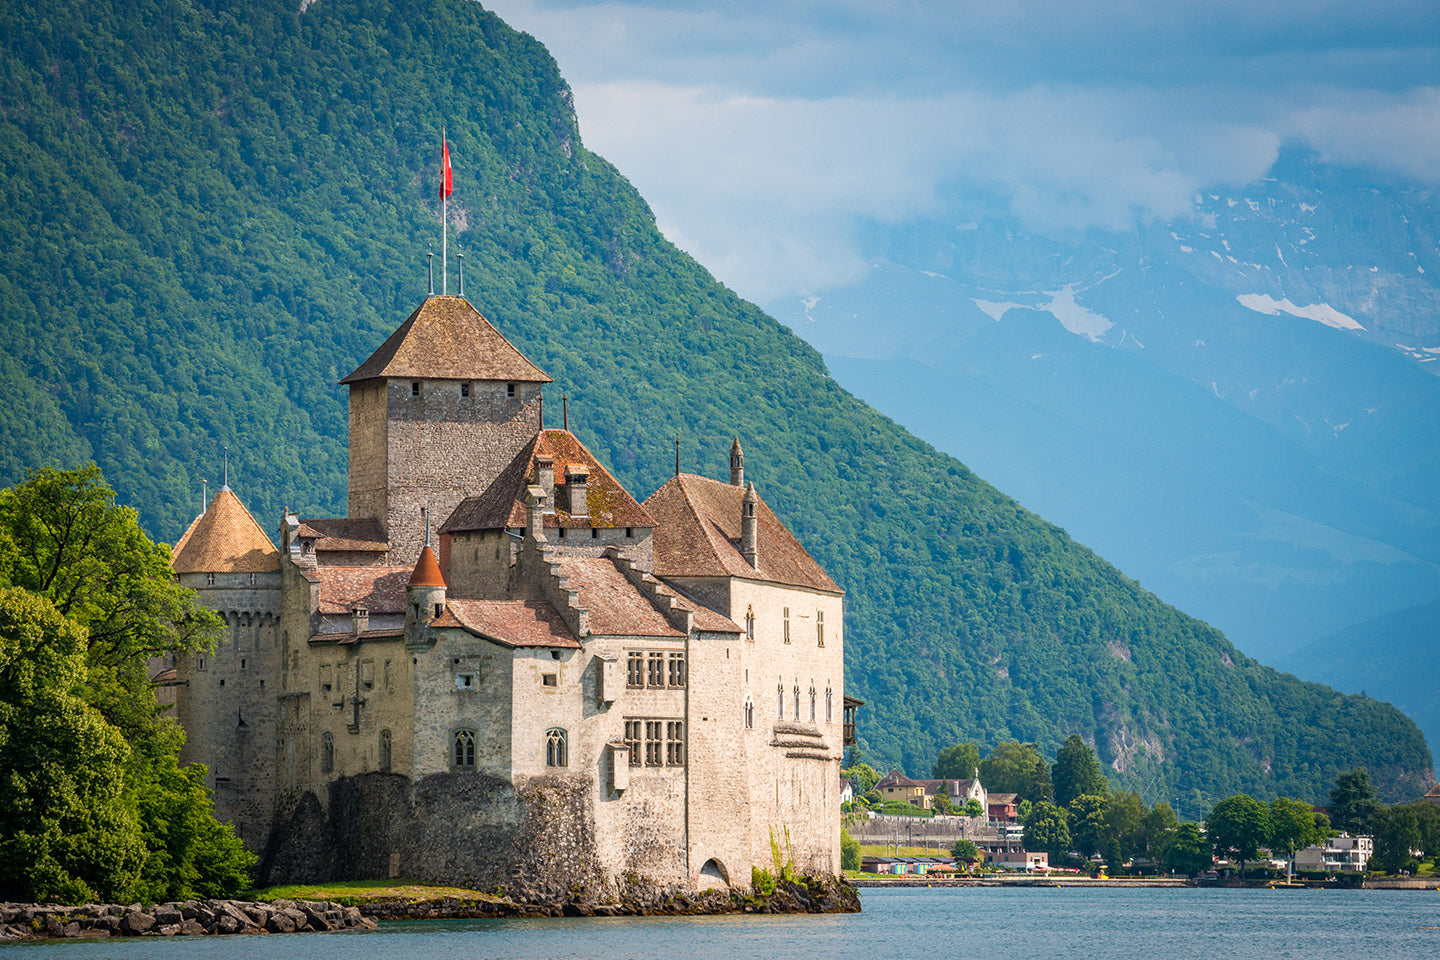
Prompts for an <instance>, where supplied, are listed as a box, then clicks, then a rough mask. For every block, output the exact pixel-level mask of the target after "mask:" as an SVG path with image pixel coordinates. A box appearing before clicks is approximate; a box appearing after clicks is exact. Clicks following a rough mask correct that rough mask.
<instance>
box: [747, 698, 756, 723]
mask: <svg viewBox="0 0 1440 960" xmlns="http://www.w3.org/2000/svg"><path fill="white" fill-rule="evenodd" d="M745 729H746V730H754V729H755V703H754V702H753V701H752V700H751V699H750V698H749V697H746V698H745Z"/></svg>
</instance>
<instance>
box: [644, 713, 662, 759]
mask: <svg viewBox="0 0 1440 960" xmlns="http://www.w3.org/2000/svg"><path fill="white" fill-rule="evenodd" d="M664 746H665V722H664V721H663V720H646V721H645V766H647V767H658V766H661V765H663V764H664V762H665V753H664Z"/></svg>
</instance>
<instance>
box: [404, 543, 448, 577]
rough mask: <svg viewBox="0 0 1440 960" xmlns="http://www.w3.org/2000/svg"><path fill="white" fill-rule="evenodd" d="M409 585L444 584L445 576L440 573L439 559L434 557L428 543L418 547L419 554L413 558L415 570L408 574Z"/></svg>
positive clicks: (433, 552)
mask: <svg viewBox="0 0 1440 960" xmlns="http://www.w3.org/2000/svg"><path fill="white" fill-rule="evenodd" d="M409 586H412V587H444V586H445V578H444V577H443V576H441V575H440V561H439V560H437V559H435V551H434V550H432V549H430V544H428V543H427V544H425V546H423V547H421V548H420V556H419V557H418V558H417V559H416V560H415V571H414V572H413V573H411V574H410V583H409Z"/></svg>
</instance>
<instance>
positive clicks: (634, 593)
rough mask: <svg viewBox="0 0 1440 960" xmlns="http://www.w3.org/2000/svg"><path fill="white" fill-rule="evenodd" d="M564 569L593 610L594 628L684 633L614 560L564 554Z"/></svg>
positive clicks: (617, 632) (616, 632)
mask: <svg viewBox="0 0 1440 960" xmlns="http://www.w3.org/2000/svg"><path fill="white" fill-rule="evenodd" d="M560 573H561V576H563V577H565V578H566V579H568V580H569V581H570V589H572V590H576V591H578V592H579V594H580V597H579V600H578V601H577V602H578V604H579V606H581V607H583V608H584V609H586V610H589V611H590V632H591V633H594V634H599V635H601V636H609V637H683V636H684V635H685V634H683V633H681V632H680V631H679V630H676V629H675V628H674V627H672V626H670V621H668V620H666V619H665V615H664V614H662V613H661V612H660V611H659V610H656V609H655V607H654V606H653V605H652V604H651V603H650V601H649V600H648V599H646V597H645V595H644V594H643V593H641V592H640V591H639V590H638V589H637V588H636V587H635V585H634V584H633V583H631V582H630V581H629V580H627V579H626V578H625V574H623V573H621V572H620V568H619V567H617V566H615V562H614V561H613V560H609V559H606V558H604V557H600V558H597V559H589V558H582V557H562V558H561V559H560Z"/></svg>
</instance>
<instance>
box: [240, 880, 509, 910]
mask: <svg viewBox="0 0 1440 960" xmlns="http://www.w3.org/2000/svg"><path fill="white" fill-rule="evenodd" d="M242 896H243V897H244V898H245V899H247V900H331V901H333V902H335V903H338V904H340V905H342V906H346V907H358V906H360V905H361V904H365V903H372V902H374V901H376V900H404V901H406V902H408V903H418V902H420V901H422V900H443V899H445V898H447V897H452V898H455V899H457V900H492V901H499V900H503V899H504V898H503V897H497V896H495V895H494V894H493V893H486V892H484V891H483V890H467V889H466V888H464V887H431V886H426V885H425V884H420V883H410V882H408V881H405V880H339V881H336V882H334V883H300V884H287V885H284V886H279V887H261V888H260V889H257V890H247V891H246V892H245V893H244V894H242Z"/></svg>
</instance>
